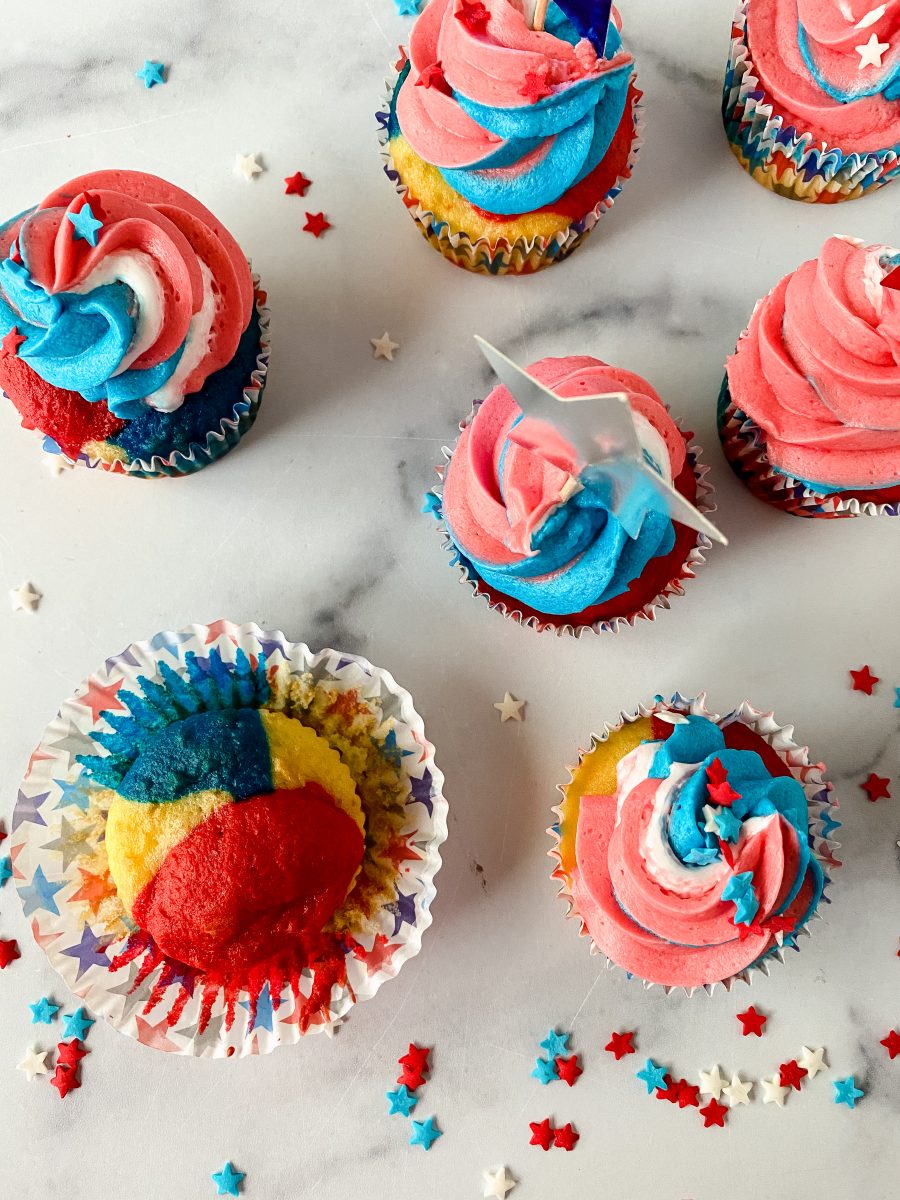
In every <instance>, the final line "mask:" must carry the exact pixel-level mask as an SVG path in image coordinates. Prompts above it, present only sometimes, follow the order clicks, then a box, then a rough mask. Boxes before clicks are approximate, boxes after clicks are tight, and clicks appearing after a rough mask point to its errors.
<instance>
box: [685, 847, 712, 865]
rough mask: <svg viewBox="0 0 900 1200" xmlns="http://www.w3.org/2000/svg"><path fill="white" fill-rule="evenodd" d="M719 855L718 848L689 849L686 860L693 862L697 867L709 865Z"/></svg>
mask: <svg viewBox="0 0 900 1200" xmlns="http://www.w3.org/2000/svg"><path fill="white" fill-rule="evenodd" d="M718 857H719V851H718V850H708V849H705V850H689V851H688V853H687V854H686V855H685V856H684V861H685V862H688V863H691V864H692V865H693V866H695V867H708V866H709V864H710V863H713V862H715V861H716V859H717V858H718Z"/></svg>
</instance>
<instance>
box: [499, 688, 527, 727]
mask: <svg viewBox="0 0 900 1200" xmlns="http://www.w3.org/2000/svg"><path fill="white" fill-rule="evenodd" d="M525 704H526V701H525V700H516V698H515V697H514V696H513V694H512V692H507V693H506V695H505V696H504V697H503V699H502V700H498V701H497V702H496V703H495V704H494V708H496V710H497V712H498V713H499V714H500V724H501V725H505V724H506V722H507V721H523V720H524V719H525V718H524V716H523V715H522V709H523V708H524V707H525Z"/></svg>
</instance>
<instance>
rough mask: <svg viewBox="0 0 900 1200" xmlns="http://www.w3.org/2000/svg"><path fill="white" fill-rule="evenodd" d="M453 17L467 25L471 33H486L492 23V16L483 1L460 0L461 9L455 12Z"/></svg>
mask: <svg viewBox="0 0 900 1200" xmlns="http://www.w3.org/2000/svg"><path fill="white" fill-rule="evenodd" d="M453 15H454V17H456V19H457V21H460V22H462V24H463V25H465V27H466V29H468V31H469V33H485V32H486V30H487V27H488V25H489V24H490V21H491V14H490V12H489V11H488V10H487V8H485V6H484V5H483V4H482V3H481V0H460V4H459V7H458V8H457V9H455V10H454V13H453Z"/></svg>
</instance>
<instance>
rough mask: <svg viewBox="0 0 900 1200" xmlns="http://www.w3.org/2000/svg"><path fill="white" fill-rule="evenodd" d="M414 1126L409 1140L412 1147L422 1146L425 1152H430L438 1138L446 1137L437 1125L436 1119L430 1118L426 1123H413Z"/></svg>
mask: <svg viewBox="0 0 900 1200" xmlns="http://www.w3.org/2000/svg"><path fill="white" fill-rule="evenodd" d="M412 1125H413V1129H412V1134H411V1135H410V1139H409V1144H410V1145H411V1146H421V1147H422V1148H423V1149H424V1150H430V1149H431V1147H432V1146H433V1145H434V1143H435V1142H436V1141H437V1140H438V1138H439V1137H443V1136H444V1135H443V1132H442V1131H441V1130H440V1129H438V1127H437V1125H436V1124H435V1119H434V1117H429V1118H428V1119H427V1120H426V1121H413V1123H412Z"/></svg>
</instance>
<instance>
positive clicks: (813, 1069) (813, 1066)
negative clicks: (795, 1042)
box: [800, 1046, 828, 1079]
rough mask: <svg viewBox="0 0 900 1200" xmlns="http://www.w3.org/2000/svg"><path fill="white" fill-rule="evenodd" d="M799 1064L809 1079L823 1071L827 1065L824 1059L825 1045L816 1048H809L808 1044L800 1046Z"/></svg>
mask: <svg viewBox="0 0 900 1200" xmlns="http://www.w3.org/2000/svg"><path fill="white" fill-rule="evenodd" d="M800 1066H801V1067H803V1069H804V1070H805V1071H806V1073H807V1075H808V1076H809V1077H810V1079H815V1077H816V1076H817V1075H818V1073H819V1072H820V1071H824V1070H825V1068H826V1067H827V1066H828V1063H827V1062H826V1061H825V1047H824V1046H820V1047H819V1049H818V1050H810V1048H809V1046H801V1047H800Z"/></svg>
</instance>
